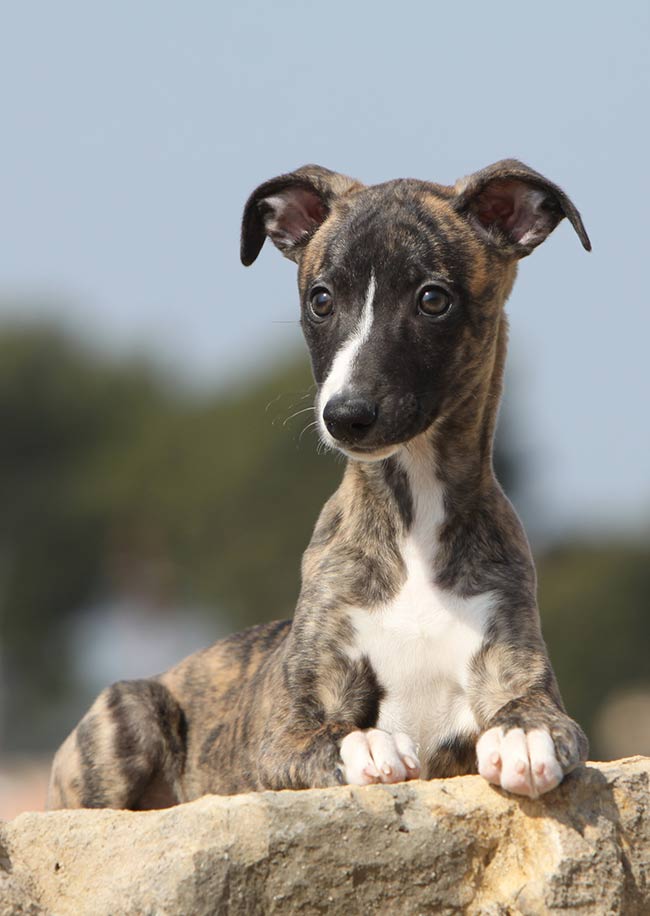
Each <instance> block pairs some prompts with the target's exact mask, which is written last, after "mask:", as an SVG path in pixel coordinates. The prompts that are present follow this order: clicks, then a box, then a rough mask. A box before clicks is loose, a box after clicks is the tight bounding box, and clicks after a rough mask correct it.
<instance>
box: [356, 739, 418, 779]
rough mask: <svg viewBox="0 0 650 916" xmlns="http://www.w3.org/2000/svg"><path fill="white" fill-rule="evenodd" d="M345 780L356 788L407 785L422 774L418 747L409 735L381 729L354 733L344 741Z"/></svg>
mask: <svg viewBox="0 0 650 916" xmlns="http://www.w3.org/2000/svg"><path fill="white" fill-rule="evenodd" d="M341 760H342V761H343V767H342V772H343V780H344V782H346V783H348V785H352V786H367V785H370V784H371V783H377V782H386V783H388V782H403V781H404V780H405V779H417V778H418V776H419V775H420V761H419V760H418V755H417V750H416V747H415V744H414V743H413V741H411V739H410V738H409V736H408V735H404V734H402V733H398V734H396V735H390V734H388V732H384V731H381V730H380V729H378V728H368V729H366V730H365V731H355V732H350V734H349V735H346V736H345V738H344V739H343V740H342V741H341Z"/></svg>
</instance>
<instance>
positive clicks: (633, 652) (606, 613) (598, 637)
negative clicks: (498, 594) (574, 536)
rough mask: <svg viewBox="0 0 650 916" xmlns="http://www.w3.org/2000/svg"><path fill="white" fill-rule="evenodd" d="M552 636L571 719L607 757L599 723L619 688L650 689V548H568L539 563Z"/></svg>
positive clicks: (548, 631)
mask: <svg viewBox="0 0 650 916" xmlns="http://www.w3.org/2000/svg"><path fill="white" fill-rule="evenodd" d="M538 573H539V600H540V608H541V614H542V626H543V631H544V636H545V639H546V642H547V644H548V648H549V652H550V654H551V660H552V662H553V666H554V668H555V672H556V674H557V677H558V680H559V683H560V688H561V691H562V696H563V697H564V701H565V703H566V705H567V709H568V711H569V713H570V714H571V715H572V716H574V717H575V718H576V719H577V720H578V721H579V722H580V724H581V725H582V726H583V728H584V729H585V730H586V731H587V733H588V734H589V736H590V738H591V739H592V748H591V754H592V759H598V754H599V753H600V751H599V748H598V745H597V743H596V741H595V739H594V729H593V725H594V718H595V716H596V713H597V712H598V710H599V708H600V707H601V704H602V703H603V702H604V701H605V699H606V698H607V696H608V695H609V694H611V693H612V691H613V690H614V689H615V688H618V687H646V688H648V689H650V664H649V663H648V646H650V615H649V614H648V598H649V597H650V547H649V546H648V545H647V544H635V543H629V544H626V543H612V544H584V543H582V544H580V543H573V544H566V545H564V546H557V547H555V548H554V549H552V550H551V551H549V552H548V553H547V554H546V555H545V556H544V557H542V558H541V560H540V562H539V563H538Z"/></svg>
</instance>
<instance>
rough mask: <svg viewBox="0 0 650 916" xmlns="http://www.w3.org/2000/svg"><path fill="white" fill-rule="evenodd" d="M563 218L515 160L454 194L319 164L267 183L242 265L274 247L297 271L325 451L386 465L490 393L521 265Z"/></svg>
mask: <svg viewBox="0 0 650 916" xmlns="http://www.w3.org/2000/svg"><path fill="white" fill-rule="evenodd" d="M564 217H567V219H568V220H569V221H570V223H571V224H572V226H573V228H574V229H575V231H576V232H577V234H578V236H579V238H580V241H581V242H582V244H583V246H584V247H585V248H586V249H587V250H590V248H591V245H590V242H589V238H588V236H587V233H586V231H585V228H584V226H583V224H582V220H581V218H580V214H579V213H578V211H577V210H576V208H575V206H574V205H573V204H572V203H571V201H570V200H569V198H568V197H567V196H566V195H565V194H564V192H563V191H562V190H561V189H560V188H558V187H557V186H556V185H554V184H552V183H551V182H550V181H548V180H547V179H546V178H544V177H543V176H542V175H539V174H538V173H537V172H535V171H533V170H532V169H530V168H528V167H527V166H525V165H523V163H521V162H517V161H516V160H504V161H502V162H497V163H495V164H494V165H491V166H488V168H486V169H483V170H481V171H480V172H477V173H475V174H474V175H471V176H469V177H468V178H464V179H461V180H460V181H458V182H457V183H456V185H455V187H446V186H442V185H437V184H432V183H429V182H424V181H415V180H412V179H399V180H396V181H389V182H386V183H385V184H380V185H374V186H371V187H366V186H364V185H362V184H361V183H359V182H358V181H355V180H353V179H352V178H348V177H346V176H344V175H339V174H337V173H335V172H330V171H329V170H328V169H324V168H321V167H320V166H304V167H303V168H300V169H298V170H297V171H295V172H290V173H289V174H287V175H281V176H279V177H278V178H273V179H271V180H270V181H267V182H265V183H264V184H262V185H260V187H258V188H257V189H256V190H255V191H254V192H253V194H252V195H251V196H250V198H249V199H248V201H247V203H246V206H245V209H244V216H243V223H242V238H241V259H242V262H243V263H244V264H245V265H249V264H252V263H253V261H254V260H255V259H256V258H257V256H258V254H259V252H260V250H261V248H262V245H263V244H264V241H265V239H266V237H267V236H268V237H269V238H270V239H271V241H272V242H273V243H274V244H275V245H276V247H277V248H278V249H279V250H280V251H281V252H282V253H283V254H284V255H285V256H286V257H288V258H291V259H292V260H294V261H296V262H297V263H298V268H299V270H298V283H299V289H300V299H301V309H302V313H301V314H302V317H301V324H302V328H303V331H304V334H305V338H306V340H307V343H308V346H309V350H310V354H311V360H312V367H313V371H314V377H315V380H316V382H317V384H318V389H319V391H318V398H317V403H316V414H317V419H318V421H319V425H320V428H321V433H322V436H323V438H324V439H325V441H326V442H327V443H328V444H330V445H333V446H335V447H337V448H339V449H340V450H341V451H343V452H345V453H346V454H348V455H350V456H352V457H355V458H359V459H366V460H374V459H380V458H385V457H387V456H388V455H390V454H392V453H393V452H394V451H396V450H397V449H398V448H399V446H400V445H401V444H403V443H405V442H408V441H409V440H411V439H413V438H414V437H415V436H417V435H419V434H420V433H422V432H424V431H425V430H426V429H428V428H429V427H430V426H431V425H432V424H433V423H434V422H435V421H436V419H437V418H438V417H440V416H443V415H449V414H450V413H451V412H452V411H453V410H454V406H455V405H458V404H459V403H461V402H462V401H463V400H465V401H466V400H467V399H468V398H472V397H474V398H475V397H476V396H477V391H479V390H480V389H481V388H484V387H485V385H486V384H487V383H488V382H489V378H490V376H491V373H492V370H493V368H494V363H495V359H496V353H497V338H498V332H499V326H500V321H501V313H502V307H503V304H504V302H505V300H506V299H507V297H508V294H509V292H510V289H511V288H512V284H513V282H514V278H515V274H516V265H517V262H518V261H519V260H520V259H521V258H523V257H525V256H527V255H529V254H530V253H531V252H532V251H533V249H534V248H536V247H537V245H539V244H540V243H541V242H543V241H544V239H545V238H546V237H547V236H548V235H549V234H550V233H551V232H552V231H553V229H554V228H555V227H556V226H557V224H558V223H559V222H560V220H562V219H563V218H564Z"/></svg>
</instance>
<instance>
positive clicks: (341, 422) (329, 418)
mask: <svg viewBox="0 0 650 916" xmlns="http://www.w3.org/2000/svg"><path fill="white" fill-rule="evenodd" d="M376 419H377V405H376V404H373V402H372V401H368V400H367V399H366V398H351V397H348V396H347V395H345V394H338V395H336V396H335V397H333V398H330V399H329V401H328V402H327V404H326V405H325V407H324V409H323V420H324V421H325V426H326V427H327V429H328V432H329V433H330V434H331V435H332V436H333V437H334V438H335V439H339V440H341V441H343V442H358V441H359V440H360V439H362V438H363V437H364V436H365V435H366V433H367V432H368V431H369V429H370V427H371V426H373V425H374V422H375V420H376Z"/></svg>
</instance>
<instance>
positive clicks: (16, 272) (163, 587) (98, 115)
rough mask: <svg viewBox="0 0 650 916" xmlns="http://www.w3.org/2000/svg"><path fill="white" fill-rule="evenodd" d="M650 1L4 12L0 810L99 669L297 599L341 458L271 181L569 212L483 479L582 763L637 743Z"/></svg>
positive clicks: (552, 242)
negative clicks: (264, 195) (495, 191)
mask: <svg viewBox="0 0 650 916" xmlns="http://www.w3.org/2000/svg"><path fill="white" fill-rule="evenodd" d="M649 20H650V7H649V6H648V4H647V3H646V2H644V0H642V2H631V0H630V2H626V3H624V4H622V5H621V4H618V5H616V6H607V5H594V4H590V3H587V2H578V3H574V4H566V3H559V2H548V3H546V4H545V5H544V9H543V12H540V10H539V9H538V8H537V7H535V8H533V7H526V6H525V5H522V4H520V3H516V4H515V3H514V2H512V3H508V2H505V3H497V4H483V5H479V4H473V3H468V2H462V0H461V2H457V3H454V4H442V3H441V4H438V3H431V2H430V0H404V2H402V3H400V4H399V5H396V4H393V3H388V2H386V0H375V2H372V3H370V2H359V3H356V4H352V3H348V2H341V0H330V2H329V3H328V4H326V5H323V4H315V3H309V2H307V3H304V2H303V3H298V2H288V0H281V2H278V3H275V4H268V3H261V2H260V3H254V2H250V0H239V2H238V3H237V4H217V3H211V2H189V3H184V4H174V3H166V2H162V3H161V2H153V0H142V2H140V3H137V4H132V3H126V2H124V0H115V2H113V3H111V4H88V3H84V2H82V0H78V2H68V0H59V2H58V3H56V4H38V3H31V2H27V3H21V4H11V5H7V6H6V7H5V8H4V10H3V14H2V28H1V29H0V116H1V119H2V143H1V145H0V495H1V502H0V506H1V510H0V816H5V817H9V816H12V815H13V814H15V813H17V812H18V811H20V810H23V809H25V808H32V807H37V808H38V807H41V806H42V804H43V786H44V781H45V773H46V768H47V764H48V762H49V757H50V755H51V753H52V752H53V750H54V749H55V748H56V746H57V745H58V744H59V743H60V741H61V740H62V739H63V738H64V737H65V735H66V734H67V733H68V731H69V730H70V729H71V728H72V727H73V726H74V725H75V723H76V721H77V720H78V718H79V716H80V715H81V714H82V713H83V712H84V710H85V709H86V708H87V706H88V704H89V703H90V702H91V700H92V698H93V697H94V695H95V694H96V693H97V692H98V691H99V690H101V689H102V687H104V686H105V685H107V684H108V683H110V682H111V681H113V680H116V679H118V678H124V677H137V676H146V675H150V674H153V673H156V672H158V671H160V670H162V669H164V668H166V667H167V666H169V665H170V664H172V663H174V662H175V661H177V660H178V659H180V658H181V657H182V656H183V655H185V654H187V653H189V652H191V651H193V650H194V649H196V648H199V647H200V646H203V645H205V644H208V643H210V642H211V641H212V640H214V639H215V638H217V637H219V636H221V635H223V634H225V633H228V632H230V631H232V630H235V629H240V628H242V627H244V626H247V625H249V624H252V623H256V622H259V621H263V620H268V619H273V618H276V617H283V616H288V615H290V614H291V613H292V609H293V606H294V604H295V600H296V597H297V593H298V588H299V578H298V573H299V562H300V555H301V552H302V550H303V549H304V547H305V546H306V544H307V541H308V539H309V535H310V531H311V528H312V526H313V524H314V521H315V519H316V516H317V514H318V511H319V509H320V507H321V505H322V503H323V501H324V500H325V498H326V497H327V495H328V494H329V493H330V492H331V491H332V490H333V489H334V488H335V486H336V484H337V481H338V479H339V478H340V475H341V471H342V464H341V461H340V460H339V459H337V458H336V457H335V456H333V455H330V454H317V440H316V438H315V436H314V434H313V432H311V431H310V430H306V431H305V427H306V426H307V425H308V424H309V423H310V422H311V419H312V417H311V413H310V411H309V410H308V409H307V408H308V407H309V405H310V403H311V397H312V395H313V389H312V387H311V378H310V374H309V369H308V366H307V364H306V359H305V350H304V347H303V345H302V340H301V335H300V328H299V325H298V322H297V318H298V304H297V295H296V291H295V276H294V274H295V268H294V266H293V265H292V264H291V263H290V262H288V261H285V260H284V259H283V258H281V257H280V255H279V254H278V252H276V251H275V250H274V249H273V248H272V246H271V245H267V246H265V248H264V250H263V252H262V255H261V257H260V259H259V261H258V262H257V263H256V265H255V267H254V268H253V269H251V270H249V271H247V270H244V269H243V268H242V267H241V265H240V264H239V259H238V233H239V220H240V216H241V209H242V206H243V203H244V201H245V199H246V197H247V195H248V194H249V192H250V191H251V190H252V189H253V188H254V187H255V186H256V185H257V184H258V183H259V182H261V181H263V180H265V179H266V178H269V177H271V176H273V175H276V174H278V173H281V172H284V171H288V170H290V169H292V168H295V167H297V166H299V165H301V164H303V163H305V162H317V163H320V164H322V165H326V166H328V167H330V168H333V169H336V170H338V171H343V172H346V173H349V174H352V175H354V176H356V177H358V178H360V179H362V180H364V181H366V182H369V183H372V182H377V181H382V180H386V179H390V178H394V177H407V176H410V177H419V178H425V179H431V180H435V181H440V182H443V183H452V182H453V181H454V180H455V179H456V178H457V177H459V176H462V175H465V174H468V173H470V172H472V171H474V170H476V169H479V168H481V167H483V166H485V165H487V164H488V163H490V162H492V161H494V160H496V159H500V158H503V157H510V156H514V157H518V158H521V159H523V160H524V161H526V162H528V163H529V164H530V165H532V166H533V167H534V168H536V169H537V170H538V171H541V172H542V173H543V174H545V175H547V176H548V177H549V178H551V179H552V180H554V181H556V182H557V183H559V184H560V185H561V186H562V187H564V188H565V190H567V191H568V193H569V194H570V196H571V197H572V198H573V200H574V201H575V203H576V204H577V206H578V207H579V208H580V210H581V212H582V214H583V217H584V220H585V224H586V226H587V229H588V231H589V233H590V235H591V239H592V242H593V248H594V250H593V253H592V254H591V255H587V254H585V252H584V251H583V250H582V248H581V246H580V244H579V242H578V239H577V237H576V236H575V235H574V234H573V232H572V230H571V227H570V226H569V225H568V224H567V223H566V222H564V223H562V224H561V226H560V227H559V228H558V230H557V231H556V232H555V233H554V234H553V236H551V238H550V239H549V240H548V242H547V243H546V244H545V245H544V246H543V247H542V248H540V249H539V250H538V251H536V252H535V253H534V255H533V256H532V257H531V258H530V259H527V260H526V261H524V262H522V265H521V270H520V276H519V280H518V283H517V285H516V287H515V291H514V294H513V296H512V299H511V302H510V304H509V308H508V311H509V315H510V319H511V347H510V361H509V369H508V375H507V386H506V387H507V390H506V397H505V403H504V407H503V410H502V415H501V423H500V428H499V433H498V467H499V474H500V477H501V479H502V482H503V483H504V485H505V488H506V490H507V491H508V493H509V494H510V496H511V498H512V499H513V501H514V502H515V504H516V506H517V508H518V510H519V511H520V513H521V514H522V516H523V518H524V522H525V524H526V526H527V530H528V532H529V534H530V537H531V540H532V543H533V548H534V551H535V554H536V559H537V562H538V567H539V582H540V586H539V591H540V604H541V612H542V621H543V628H544V634H545V637H546V639H547V642H548V645H549V649H550V653H551V657H552V660H553V662H554V665H555V668H556V671H557V674H558V677H559V681H560V685H561V688H562V691H563V694H564V697H565V701H566V704H567V707H568V709H569V711H570V713H571V714H572V715H574V716H575V717H577V718H578V719H579V720H580V722H581V723H582V724H583V726H584V727H585V728H586V730H587V731H588V733H589V736H590V739H591V742H592V757H593V758H595V759H597V758H609V757H615V756H623V755H626V754H633V753H646V754H648V753H650V662H649V661H648V659H649V657H650V656H649V653H648V648H649V644H650V614H649V613H648V603H649V599H650V562H649V561H650V516H649V512H650V431H649V424H648V413H649V412H648V394H649V385H648V356H647V348H648V334H649V332H650V320H649V317H648V316H649V308H648V301H647V291H646V287H647V281H646V275H645V267H646V261H647V248H648V241H649V239H648V229H647V210H648V190H649V187H648V185H649V178H648V175H649V172H648V168H647V163H648V161H650V148H649V147H650V144H649V141H648V136H649V132H648V119H647V102H648V97H649V93H648V90H649V89H650V86H649V83H650V66H649V50H650V47H649V34H650V30H649V25H650V22H649Z"/></svg>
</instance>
